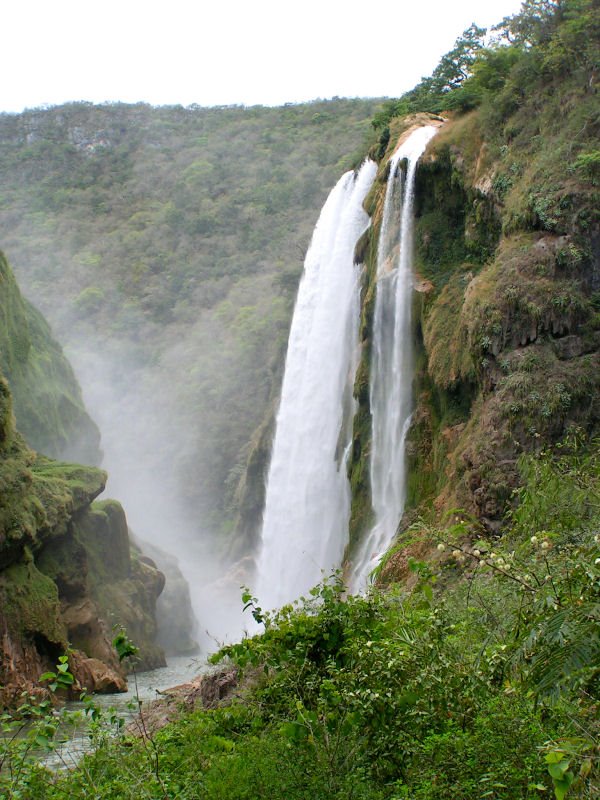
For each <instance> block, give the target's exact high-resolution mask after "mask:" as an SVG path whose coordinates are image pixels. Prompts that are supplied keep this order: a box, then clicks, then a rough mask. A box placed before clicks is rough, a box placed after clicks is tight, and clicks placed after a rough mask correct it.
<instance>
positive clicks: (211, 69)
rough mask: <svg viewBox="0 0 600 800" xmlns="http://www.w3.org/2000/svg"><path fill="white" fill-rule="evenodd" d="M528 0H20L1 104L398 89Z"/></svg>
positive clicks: (6, 51) (216, 101)
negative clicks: (468, 35) (466, 35)
mask: <svg viewBox="0 0 600 800" xmlns="http://www.w3.org/2000/svg"><path fill="white" fill-rule="evenodd" d="M519 7H520V0H453V2H447V0H421V1H419V0H411V2H410V3H409V2H407V1H406V0H377V1H376V2H369V0H362V2H356V0H300V2H297V3H293V4H292V3H289V2H285V0H246V1H245V2H244V1H243V0H229V1H228V0H220V1H219V0H210V2H207V0H195V2H194V1H193V0H169V2H165V0H162V2H160V3H159V2H155V1H154V0H143V1H142V0H102V2H96V3H94V2H85V0H19V2H6V3H4V7H3V9H2V28H3V37H2V39H3V42H2V63H3V81H2V84H3V85H2V91H1V97H0V110H4V111H21V110H22V109H23V108H33V107H37V106H41V105H48V104H50V105H55V104H58V103H63V102H67V101H71V100H91V101H93V102H97V103H100V102H104V101H114V100H120V101H124V102H137V101H144V102H148V103H152V104H153V105H163V104H171V103H181V104H182V105H189V104H191V103H198V104H199V105H229V104H234V103H235V104H244V105H252V104H265V105H279V104H281V103H286V102H299V101H303V100H311V99H314V98H317V97H322V98H325V97H332V96H334V95H339V96H341V97H367V96H371V97H379V96H390V97H397V96H398V95H400V94H401V93H402V92H403V91H406V90H407V89H409V88H411V87H412V86H413V85H414V84H415V83H416V82H417V81H418V80H419V79H420V78H421V77H422V76H423V75H428V74H430V73H431V71H432V70H433V68H434V67H435V65H436V64H437V61H438V60H439V57H440V56H441V55H442V54H443V53H445V52H447V51H448V50H449V49H450V48H451V47H452V45H453V43H454V40H455V39H456V37H457V36H458V35H460V33H461V32H462V31H463V30H464V29H465V28H466V27H468V26H469V25H470V23H471V22H477V24H479V25H483V26H489V25H491V24H493V23H495V22H498V21H500V19H502V17H504V16H506V15H507V14H512V13H515V12H516V11H518V9H519Z"/></svg>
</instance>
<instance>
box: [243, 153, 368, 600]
mask: <svg viewBox="0 0 600 800" xmlns="http://www.w3.org/2000/svg"><path fill="white" fill-rule="evenodd" d="M375 173H376V165H375V164H374V162H372V161H366V162H365V164H363V166H362V167H361V169H360V171H359V173H358V175H355V174H354V173H353V172H348V173H346V174H345V175H343V176H342V178H341V179H340V180H339V182H338V183H337V185H336V186H335V187H334V189H333V190H332V192H331V194H330V195H329V197H328V199H327V201H326V203H325V205H324V206H323V209H322V211H321V215H320V217H319V220H318V222H317V225H316V228H315V231H314V233H313V238H312V241H311V244H310V248H309V250H308V252H307V255H306V260H305V263H304V274H303V277H302V280H301V282H300V287H299V289H298V297H297V300H296V307H295V309H294V316H293V319H292V326H291V330H290V336H289V341H288V351H287V356H286V363H285V373H284V378H283V386H282V391H281V401H280V406H279V412H278V414H277V423H276V429H275V439H274V442H273V450H272V454H271V465H270V468H269V474H268V479H267V492H266V499H265V511H264V517H263V531H262V549H261V553H260V555H259V558H258V564H257V595H258V598H259V601H260V603H261V605H262V606H263V607H264V608H275V607H278V606H281V605H283V604H284V603H287V602H290V601H291V600H294V599H295V598H297V597H299V596H300V595H301V594H303V593H304V592H306V591H307V590H308V589H310V588H311V587H312V586H313V585H315V584H316V583H318V582H319V581H320V580H322V577H323V572H325V573H328V572H330V571H331V570H332V569H335V568H337V567H339V566H340V564H341V561H342V557H343V553H344V549H345V547H346V544H347V540H348V520H349V513H350V488H349V485H348V479H347V475H346V467H345V458H346V452H347V449H348V445H349V442H350V435H351V434H350V431H349V430H348V425H347V424H345V422H347V419H348V416H349V412H350V413H351V409H349V408H348V406H349V403H348V397H349V396H350V397H351V394H350V395H349V392H351V388H352V385H353V383H354V373H355V370H356V361H357V345H358V320H359V275H358V268H357V266H356V265H355V264H354V249H355V247H356V243H357V241H358V239H359V237H360V236H361V234H362V233H363V232H364V231H365V230H366V229H367V227H368V224H369V218H368V216H367V214H366V212H365V211H364V209H363V201H364V199H365V196H366V194H367V192H368V191H369V188H370V187H371V184H372V182H373V180H374V178H375ZM345 417H346V419H345Z"/></svg>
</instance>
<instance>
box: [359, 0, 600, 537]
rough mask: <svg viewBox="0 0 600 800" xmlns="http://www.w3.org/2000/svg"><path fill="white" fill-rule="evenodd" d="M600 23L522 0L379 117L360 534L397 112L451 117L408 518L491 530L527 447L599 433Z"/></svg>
mask: <svg viewBox="0 0 600 800" xmlns="http://www.w3.org/2000/svg"><path fill="white" fill-rule="evenodd" d="M598 25H599V21H598V9H597V8H596V7H595V5H594V4H593V3H590V2H579V1H578V2H560V3H554V2H535V3H526V4H525V6H524V8H523V11H522V13H521V14H520V15H518V16H517V17H515V18H512V19H510V20H505V21H504V22H503V23H502V24H501V25H500V26H499V32H500V33H501V34H502V36H503V38H502V39H501V40H500V41H498V42H496V43H495V44H494V45H492V46H490V47H488V48H484V47H483V44H482V42H481V41H480V42H479V44H478V45H477V46H475V44H476V43H474V42H473V41H471V42H470V45H469V47H466V45H465V47H464V48H462V49H461V47H459V44H460V42H461V41H463V40H459V42H457V48H458V51H459V52H455V51H453V52H452V53H451V54H448V58H447V59H446V61H443V64H445V67H444V69H449V66H448V65H449V64H450V62H452V63H454V61H457V63H458V64H459V66H460V70H458V67H456V69H457V70H458V72H457V74H456V76H455V77H456V80H455V81H453V82H451V81H448V80H447V81H445V82H442V83H440V82H439V81H437V79H436V81H434V82H433V84H432V83H430V82H429V81H428V80H425V81H424V82H423V83H422V84H421V87H420V88H419V87H417V88H418V89H419V91H416V90H415V92H409V93H408V95H406V96H405V97H404V98H402V99H401V100H400V101H397V102H394V103H389V104H387V106H386V108H385V109H384V112H382V113H381V114H379V115H377V117H376V118H375V120H374V125H375V126H376V128H377V129H378V130H379V131H380V142H379V145H378V147H379V148H380V149H383V152H384V154H385V155H384V158H383V160H382V165H381V170H380V177H379V182H380V188H379V189H378V191H377V192H376V193H375V194H374V196H373V198H372V211H373V212H374V214H375V217H374V220H375V225H374V227H373V230H372V232H371V234H370V236H371V243H366V244H365V246H364V248H363V250H364V253H365V255H366V261H367V270H366V272H365V304H364V309H365V311H364V314H365V324H364V326H363V340H364V348H363V365H362V366H361V369H360V370H359V377H358V380H357V385H356V390H355V393H356V396H357V397H358V399H359V403H360V411H359V415H358V417H357V421H356V427H355V448H354V458H353V462H352V464H351V479H352V481H353V484H356V485H357V486H358V488H359V491H358V492H356V493H355V495H354V513H353V520H352V532H351V533H352V537H353V540H354V539H355V538H356V537H357V536H359V535H360V533H361V532H362V531H363V530H364V525H365V520H368V513H369V496H368V485H367V484H365V483H364V481H363V482H362V483H361V482H360V480H358V477H357V476H360V475H363V474H364V473H365V469H366V458H364V457H363V455H362V454H367V455H368V450H369V436H370V432H369V425H368V419H369V408H368V392H366V391H365V388H364V387H365V376H367V375H368V364H369V337H370V320H369V308H370V303H371V302H372V296H373V281H374V272H373V269H374V266H373V265H374V256H373V244H372V242H373V241H376V236H377V226H378V214H379V213H380V212H379V211H378V208H379V206H378V205H377V204H378V203H380V202H381V193H382V188H381V186H382V183H383V181H384V180H385V178H386V172H385V169H386V164H387V157H388V156H389V155H390V154H391V152H392V151H393V149H395V147H396V142H397V139H398V136H399V135H400V134H401V133H402V131H403V129H405V128H406V126H407V124H409V123H410V122H411V121H412V120H415V119H416V118H415V117H414V116H411V117H408V118H407V117H396V116H394V115H395V114H396V112H401V113H404V112H405V111H406V110H409V111H412V112H414V111H416V110H418V111H420V112H421V113H423V112H432V111H435V112H439V111H441V110H442V109H444V115H445V117H446V119H447V121H446V123H445V124H444V126H443V127H442V129H441V130H440V132H439V133H438V134H437V135H436V136H435V137H434V139H433V140H432V142H431V143H430V145H429V147H428V150H427V152H426V154H425V156H424V157H423V159H422V163H421V165H420V168H419V170H418V174H417V189H416V191H417V197H416V215H417V219H416V233H415V239H416V258H417V269H418V272H419V273H420V275H419V277H420V278H421V280H420V281H419V285H418V287H417V288H418V289H419V291H418V293H417V301H416V304H415V308H416V313H415V317H416V321H417V326H418V330H417V338H418V351H419V357H418V365H419V368H418V373H417V376H416V382H415V393H416V401H417V402H416V410H415V414H414V417H413V427H412V430H411V432H410V434H409V442H408V453H409V493H408V495H409V496H408V511H409V513H408V514H407V516H406V519H405V521H404V525H405V526H406V525H408V524H409V523H410V521H411V519H414V518H415V515H416V514H422V515H423V514H425V515H426V516H428V517H429V519H431V520H436V519H437V518H438V517H439V514H440V513H441V512H443V511H444V510H450V509H452V508H457V507H458V508H462V509H465V510H466V511H468V512H469V513H472V514H474V515H475V516H476V517H477V518H479V519H480V520H481V521H482V522H483V523H484V524H485V525H486V526H487V528H488V530H490V531H494V532H495V533H498V532H499V531H500V530H501V527H502V522H503V519H504V516H505V514H506V512H507V511H508V510H509V508H510V506H511V503H512V499H513V494H512V492H513V490H514V489H515V488H516V486H517V485H518V484H519V480H520V479H519V475H518V469H517V463H518V462H517V460H518V457H519V456H520V454H521V453H523V452H532V451H533V452H535V451H538V450H539V449H540V448H541V447H543V446H544V445H545V444H546V443H548V442H556V441H557V440H559V439H560V438H561V437H562V436H563V435H564V434H565V432H567V431H568V430H569V429H570V428H572V427H575V428H579V429H581V430H583V431H585V434H586V435H587V436H593V435H594V434H595V432H597V430H598V422H599V420H600V408H599V406H598V397H599V396H600V392H599V389H600V386H599V383H598V380H599V378H598V376H599V375H600V370H599V366H600V364H599V358H600V355H599V352H600V323H599V318H598V291H599V289H600V279H599V274H600V273H599V263H600V221H599V219H598V206H599V202H598V201H599V199H600V198H599V194H598V174H597V171H596V168H595V167H594V166H593V165H594V163H595V158H596V157H595V155H594V153H597V150H596V149H595V148H597V143H598V133H599V126H600V117H599V113H600V108H599V104H598V95H597V89H596V85H595V79H596V77H595V76H596V69H597V63H598V51H599V30H598ZM471 33H472V31H471ZM468 38H469V37H467V39H468ZM507 40H508V41H507ZM469 41H470V40H469ZM463 44H464V41H463ZM465 48H466V49H465ZM440 69H441V67H440ZM459 73H460V77H457V76H458V74H459ZM438 77H439V76H438ZM424 87H425V88H426V89H427V91H425V88H424ZM427 87H428V88H427ZM432 87H433V88H432ZM467 97H468V98H469V101H468V102H467V101H466V98H467ZM448 109H450V112H448ZM378 198H379V199H378ZM365 420H366V422H367V424H365Z"/></svg>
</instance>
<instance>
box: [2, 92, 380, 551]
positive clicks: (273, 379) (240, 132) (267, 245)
mask: <svg viewBox="0 0 600 800" xmlns="http://www.w3.org/2000/svg"><path fill="white" fill-rule="evenodd" d="M377 106H378V103H377V102H376V101H373V100H344V99H337V100H333V101H327V102H326V101H323V102H320V101H319V102H314V103H308V104H303V105H290V106H285V107H283V108H277V109H275V108H260V107H257V108H243V107H231V108H196V107H191V108H181V107H171V108H169V107H165V108H151V107H149V106H146V105H141V104H140V105H135V106H128V105H104V106H92V105H90V104H87V103H77V104H71V105H68V106H62V107H59V108H51V109H43V110H42V109H40V110H34V111H28V112H24V113H23V114H19V115H12V114H10V115H7V114H5V115H0V170H1V172H2V176H3V182H2V190H1V193H0V194H1V197H0V239H1V240H2V243H3V247H4V249H5V250H6V252H7V253H8V254H9V257H10V260H11V263H12V264H13V266H14V268H15V272H16V274H17V277H18V279H19V281H20V283H21V285H22V287H23V288H24V291H25V292H26V293H27V295H28V297H30V298H31V299H32V300H33V301H34V302H35V303H36V304H37V305H38V306H39V308H40V309H41V310H42V312H43V313H44V314H45V315H46V316H47V318H48V319H49V320H50V321H51V323H52V325H53V327H54V328H55V330H56V331H57V334H58V335H59V337H60V340H61V342H62V343H63V344H64V345H65V347H66V348H67V351H68V353H69V357H70V358H71V360H72V361H73V363H74V364H75V366H76V368H77V372H78V375H79V376H80V380H81V382H82V384H83V386H84V389H86V390H87V393H88V397H89V398H90V399H91V400H92V402H93V401H95V400H96V399H97V398H98V397H99V396H100V394H101V400H100V401H99V402H98V403H97V406H98V407H97V408H96V407H91V406H90V407H91V408H92V413H94V416H95V418H96V420H97V421H99V422H100V424H102V413H103V412H107V414H110V416H111V419H110V421H109V422H108V423H107V424H106V427H107V428H108V427H109V426H110V427H111V428H112V429H114V430H115V431H116V432H117V433H116V435H115V436H116V438H117V439H118V441H119V442H120V443H124V445H125V448H126V449H127V453H126V455H127V456H130V457H131V458H132V459H134V460H135V462H136V471H137V472H138V473H140V474H141V473H143V472H144V470H146V471H147V472H148V473H150V477H149V481H148V482H151V480H152V475H153V474H156V472H157V471H158V470H159V469H160V466H161V464H164V463H165V462H169V463H171V464H172V465H173V467H172V473H173V480H172V485H171V486H169V488H168V491H167V492H166V494H168V495H169V496H170V497H173V504H174V505H176V506H177V508H178V509H179V510H186V511H188V512H189V518H190V519H191V520H192V523H191V525H192V526H195V528H196V531H197V533H196V535H197V536H198V535H199V532H198V529H201V532H202V533H203V534H206V530H207V529H208V530H209V531H211V530H212V531H213V532H215V531H216V532H218V533H223V532H225V533H229V532H230V531H231V529H232V527H233V525H234V523H235V520H236V515H237V512H238V509H239V505H240V502H243V499H244V498H245V497H247V493H246V492H245V491H244V489H243V487H241V488H239V489H238V483H239V481H240V478H241V476H242V475H243V473H244V471H245V468H246V463H247V461H248V458H249V451H250V450H251V448H252V446H253V445H252V441H251V440H252V436H253V432H254V430H255V429H256V428H257V427H258V426H259V425H260V423H261V422H262V420H263V418H264V417H265V415H266V412H267V409H268V408H269V404H270V403H271V402H272V399H273V398H272V395H273V394H274V393H276V391H277V387H278V384H279V378H280V365H281V362H282V360H283V353H284V349H285V343H286V340H287V332H288V326H289V321H290V317H291V311H292V304H293V299H294V295H295V290H296V287H297V284H298V280H299V276H300V273H301V269H302V260H303V254H304V252H305V250H306V248H307V246H308V243H309V240H310V236H311V232H312V229H313V226H314V224H315V221H316V219H317V216H318V212H319V208H320V207H321V205H322V204H323V202H324V200H325V198H326V196H327V192H328V191H329V189H330V188H331V187H332V186H333V185H334V183H335V182H336V180H337V179H338V178H339V176H340V174H341V173H342V172H343V171H344V170H345V169H349V168H351V167H352V166H353V165H354V163H355V162H356V160H357V159H358V158H359V157H360V154H361V153H362V152H364V150H365V148H366V146H367V143H368V142H370V141H371V139H372V136H373V132H372V130H371V126H370V119H371V117H372V115H373V113H374V111H375V109H376V108H377ZM357 153H358V155H357ZM88 402H89V401H88ZM126 409H135V413H133V414H132V415H131V416H132V417H134V419H131V417H129V416H128V415H127V414H126V413H125V410H126ZM132 431H133V432H134V433H133V435H131V432H132ZM108 435H110V431H107V432H106V433H105V437H104V438H105V443H106V438H107V436H108ZM255 455H256V454H255ZM256 461H257V459H256V457H253V463H255V464H256ZM263 468H264V465H263ZM165 480H166V478H165V479H164V480H162V483H163V484H164V483H165ZM257 485H258V483H257ZM248 504H249V505H248V508H247V509H245V510H246V511H247V513H246V517H245V520H244V522H243V523H242V525H241V528H243V533H242V534H240V537H238V541H236V542H233V545H234V547H235V549H236V552H238V553H239V552H240V550H242V551H243V550H245V551H246V552H247V550H248V548H249V546H250V545H251V543H252V540H253V537H255V535H256V531H255V530H252V528H253V521H252V519H251V517H252V513H251V506H252V501H251V500H250V499H249V498H248ZM170 516H171V517H172V516H173V513H171V514H170ZM199 520H201V522H199ZM140 535H144V533H143V531H142V530H141V529H140ZM246 535H247V536H248V540H247V541H246V542H244V541H239V539H240V538H243V537H245V536H246ZM228 544H229V540H228V539H226V540H225V542H224V543H223V544H222V547H223V548H225V547H227V546H228Z"/></svg>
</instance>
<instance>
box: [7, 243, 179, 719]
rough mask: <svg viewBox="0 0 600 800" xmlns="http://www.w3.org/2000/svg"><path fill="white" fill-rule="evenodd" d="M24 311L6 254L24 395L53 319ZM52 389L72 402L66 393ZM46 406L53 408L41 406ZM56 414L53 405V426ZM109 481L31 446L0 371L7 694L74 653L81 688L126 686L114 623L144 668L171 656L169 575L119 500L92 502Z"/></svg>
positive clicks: (12, 353)
mask: <svg viewBox="0 0 600 800" xmlns="http://www.w3.org/2000/svg"><path fill="white" fill-rule="evenodd" d="M24 308H25V306H24V302H23V300H22V298H21V297H20V294H19V293H18V290H17V288H16V284H15V283H14V279H13V277H12V274H11V272H10V269H9V267H8V265H7V264H6V261H5V260H4V259H3V257H0V310H1V313H2V316H1V317H0V321H1V322H2V326H1V328H0V338H2V337H4V339H3V341H2V349H1V352H2V364H3V365H4V366H6V365H8V367H9V368H10V373H9V374H10V375H11V381H12V380H14V381H15V382H16V384H17V385H18V386H21V391H22V392H25V393H26V387H27V386H28V385H29V384H28V383H27V382H24V383H20V381H25V377H26V376H27V374H28V373H27V370H28V369H29V366H28V364H29V365H30V362H31V359H30V358H29V356H28V355H27V353H30V352H31V349H32V341H31V340H30V338H29V331H30V330H31V326H30V327H28V323H27V320H28V319H29V322H31V320H32V319H33V320H34V321H35V324H36V326H37V330H38V331H40V330H42V329H43V326H42V322H43V321H42V322H40V320H39V319H38V316H39V315H38V316H36V315H33V316H29V317H27V316H23V309H24ZM36 314H37V312H36ZM44 324H45V323H44ZM55 355H56V353H55ZM59 355H60V358H61V359H63V361H64V357H62V354H59ZM57 357H58V356H57ZM52 358H53V356H49V357H46V356H45V357H44V358H43V359H42V360H43V361H44V362H45V363H50V366H49V367H48V372H47V374H46V377H47V378H48V380H50V377H49V376H52V377H53V379H54V380H56V381H60V377H61V374H62V372H61V370H59V371H58V374H56V373H55V370H56V368H57V366H56V365H57V363H58V364H59V366H60V364H62V363H63V362H61V361H60V359H59V361H58V362H54V364H53V363H52ZM48 359H49V360H48ZM66 363H67V362H66V361H64V364H66ZM63 366H64V365H63ZM70 374H71V376H72V373H70ZM39 375H40V373H39V371H38V370H37V369H33V371H32V372H31V373H30V374H29V379H30V380H31V382H32V385H33V384H35V381H36V379H37V378H38V377H39ZM73 381H74V377H73ZM11 385H12V384H11ZM75 385H76V384H75ZM49 396H52V397H59V398H61V397H62V398H63V400H64V395H61V394H60V389H56V390H53V391H51V392H50V394H49ZM29 401H30V402H31V403H32V408H33V407H36V404H41V405H43V397H42V396H41V395H40V396H38V397H36V396H35V392H32V393H31V394H30V397H29ZM59 404H61V405H64V403H63V402H62V400H61V401H60V403H59ZM20 407H21V408H26V405H25V406H24V405H21V406H20ZM37 413H38V414H39V416H40V418H41V417H42V416H43V412H42V411H41V409H40V408H39V407H38V411H37ZM25 418H27V415H25ZM86 418H87V415H84V416H82V417H81V419H83V420H85V419H86ZM87 419H89V418H87ZM52 420H53V417H52V407H51V405H50V406H49V422H48V425H49V426H51V425H52ZM89 423H90V424H91V425H92V426H93V423H91V420H89ZM84 427H85V425H84ZM48 430H50V428H48ZM93 430H95V428H94V427H92V433H93ZM93 438H94V437H93V436H92V440H93ZM105 484H106V473H105V472H103V471H102V470H100V469H97V468H95V467H86V466H81V465H79V464H68V463H62V462H58V461H53V460H51V459H49V458H47V457H45V456H40V455H39V454H37V453H36V452H35V451H34V450H32V449H31V448H30V447H29V445H28V444H27V443H26V442H25V440H24V438H23V437H22V436H21V434H20V433H19V432H18V431H17V428H16V424H15V417H14V414H13V396H12V393H11V387H9V383H8V382H7V380H6V378H5V377H4V376H3V375H2V373H1V372H0V702H5V703H9V702H11V701H13V700H15V699H18V697H19V695H20V693H21V692H22V691H24V690H25V691H39V690H40V686H39V680H38V679H39V676H40V675H41V674H42V673H43V672H46V671H48V670H52V668H53V667H54V666H55V664H56V662H57V660H58V657H59V656H61V655H62V654H63V653H65V652H67V651H68V652H70V654H71V655H70V669H71V671H72V673H73V675H74V677H75V680H76V684H75V687H76V688H79V687H81V688H83V687H85V688H87V689H88V690H90V691H123V690H125V688H126V681H125V672H124V669H123V667H122V665H121V664H120V663H119V659H118V657H117V654H116V652H115V650H114V648H113V646H112V643H111V642H112V638H113V635H114V634H113V627H115V626H117V627H123V628H125V629H126V630H127V632H128V635H129V636H130V637H131V639H132V640H134V641H135V642H136V644H137V646H138V647H139V649H140V660H139V664H140V666H141V667H145V668H149V667H155V666H160V665H163V664H164V654H163V652H162V649H161V648H160V647H158V645H156V644H155V637H156V619H155V605H156V600H157V598H158V596H159V595H160V593H161V591H162V589H163V586H164V576H163V575H162V573H161V572H160V571H159V570H158V569H156V567H154V566H152V564H151V563H148V562H147V561H146V562H144V561H143V560H142V559H141V558H140V554H139V552H138V551H137V550H136V551H133V552H132V549H131V544H130V541H129V535H128V530H127V522H126V519H125V514H124V512H123V509H122V508H121V506H120V505H119V504H118V503H116V502H115V501H112V500H108V501H104V502H101V503H94V500H95V498H96V497H98V495H99V494H100V493H101V492H102V491H103V490H104V487H105Z"/></svg>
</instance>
